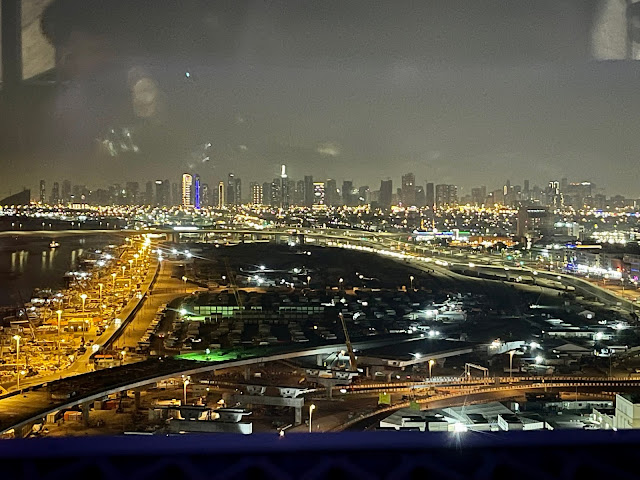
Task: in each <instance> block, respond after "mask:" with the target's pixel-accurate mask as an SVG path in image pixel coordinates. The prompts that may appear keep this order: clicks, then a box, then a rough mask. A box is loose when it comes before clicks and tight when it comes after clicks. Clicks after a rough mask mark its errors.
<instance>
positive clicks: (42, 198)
mask: <svg viewBox="0 0 640 480" xmlns="http://www.w3.org/2000/svg"><path fill="white" fill-rule="evenodd" d="M39 201H40V203H47V191H46V188H45V181H44V180H40V197H39Z"/></svg>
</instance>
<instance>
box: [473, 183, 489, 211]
mask: <svg viewBox="0 0 640 480" xmlns="http://www.w3.org/2000/svg"><path fill="white" fill-rule="evenodd" d="M486 200H487V187H485V186H484V185H483V186H481V187H476V188H472V189H471V203H472V204H473V205H475V206H481V205H484V203H485V201H486Z"/></svg>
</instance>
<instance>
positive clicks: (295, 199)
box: [291, 180, 305, 205]
mask: <svg viewBox="0 0 640 480" xmlns="http://www.w3.org/2000/svg"><path fill="white" fill-rule="evenodd" d="M291 203H293V204H294V205H304V204H305V201H304V180H298V181H297V182H296V188H295V189H294V194H293V196H292V197H291Z"/></svg>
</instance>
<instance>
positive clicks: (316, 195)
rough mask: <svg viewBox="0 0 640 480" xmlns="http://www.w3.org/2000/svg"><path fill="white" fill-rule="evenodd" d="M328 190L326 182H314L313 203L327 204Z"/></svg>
mask: <svg viewBox="0 0 640 480" xmlns="http://www.w3.org/2000/svg"><path fill="white" fill-rule="evenodd" d="M325 202H326V192H325V185H324V182H314V183H313V204H314V205H326V203H325Z"/></svg>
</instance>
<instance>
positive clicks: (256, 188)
mask: <svg viewBox="0 0 640 480" xmlns="http://www.w3.org/2000/svg"><path fill="white" fill-rule="evenodd" d="M262 201H263V198H262V185H260V184H259V183H257V182H252V183H251V203H253V204H254V205H262Z"/></svg>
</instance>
